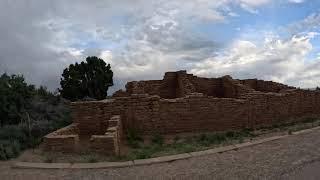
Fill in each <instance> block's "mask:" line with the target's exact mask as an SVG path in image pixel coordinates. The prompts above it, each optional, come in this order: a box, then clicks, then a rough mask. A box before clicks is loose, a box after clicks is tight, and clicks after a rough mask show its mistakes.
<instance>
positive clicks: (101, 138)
mask: <svg viewBox="0 0 320 180" xmlns="http://www.w3.org/2000/svg"><path fill="white" fill-rule="evenodd" d="M121 140H122V124H121V119H120V116H119V115H117V116H113V117H111V119H110V120H109V127H108V129H107V130H106V133H105V134H104V135H92V136H91V139H90V150H91V151H94V152H98V153H103V154H109V155H120V153H121V148H120V147H121Z"/></svg>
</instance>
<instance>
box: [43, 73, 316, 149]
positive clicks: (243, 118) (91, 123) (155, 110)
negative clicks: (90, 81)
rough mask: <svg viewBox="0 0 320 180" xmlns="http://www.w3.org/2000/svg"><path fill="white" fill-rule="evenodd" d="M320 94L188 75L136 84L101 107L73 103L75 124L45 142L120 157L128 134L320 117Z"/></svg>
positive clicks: (234, 127) (47, 145) (253, 81)
mask: <svg viewBox="0 0 320 180" xmlns="http://www.w3.org/2000/svg"><path fill="white" fill-rule="evenodd" d="M319 105H320V92H319V91H311V90H302V89H297V88H294V87H289V86H287V85H284V84H280V83H276V82H272V81H263V80H257V79H244V80H237V79H232V78H231V77H230V76H223V77H220V78H203V77H197V76H194V75H192V74H187V72H186V71H178V72H167V73H165V76H164V78H163V80H150V81H133V82H129V83H127V85H126V90H125V91H122V90H120V91H117V92H115V93H114V95H113V96H112V98H109V99H105V100H102V101H84V102H73V103H71V109H72V118H73V124H71V125H69V126H67V127H65V128H62V129H59V130H57V131H55V132H53V133H51V134H48V135H47V136H45V138H44V148H45V149H46V150H50V151H62V152H78V151H79V150H80V149H86V150H90V151H94V152H99V153H105V154H112V155H119V154H121V147H122V146H121V144H122V143H124V141H125V139H126V138H125V137H126V132H127V130H128V129H135V130H137V131H138V132H139V133H140V134H141V135H142V136H148V135H152V134H155V133H158V134H162V135H171V134H173V135H174V134H179V133H199V132H218V131H230V130H241V129H243V128H252V129H255V128H258V127H265V126H272V125H273V124H278V123H284V122H293V121H299V120H302V118H306V117H319V115H320V106H319Z"/></svg>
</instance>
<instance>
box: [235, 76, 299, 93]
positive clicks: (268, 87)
mask: <svg viewBox="0 0 320 180" xmlns="http://www.w3.org/2000/svg"><path fill="white" fill-rule="evenodd" d="M240 82H241V83H242V84H244V85H245V86H248V87H251V88H252V89H254V90H256V91H261V92H275V93H278V92H280V91H281V90H287V89H295V88H294V87H291V86H287V85H285V84H281V83H277V82H272V81H263V80H257V79H245V80H240Z"/></svg>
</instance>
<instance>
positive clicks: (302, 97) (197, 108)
mask: <svg viewBox="0 0 320 180" xmlns="http://www.w3.org/2000/svg"><path fill="white" fill-rule="evenodd" d="M85 103H87V104H90V103H91V102H85ZM75 104H77V103H75ZM319 104H320V93H319V92H316V91H305V90H292V91H288V92H286V93H281V94H279V93H263V92H257V91H253V92H252V93H248V94H247V96H246V98H241V99H236V98H216V97H212V96H206V95H203V94H201V93H191V94H189V95H187V96H186V97H184V98H176V99H162V98H160V97H159V96H148V95H146V94H137V95H132V96H130V97H121V98H115V99H114V101H112V102H101V106H103V108H102V109H103V110H104V112H102V111H100V110H97V111H96V112H95V114H96V115H95V116H96V117H101V116H102V115H97V114H99V113H102V114H104V115H107V114H108V117H111V115H112V114H120V115H121V117H123V127H124V131H125V130H126V129H128V128H134V129H138V130H139V131H140V132H141V133H142V134H153V133H156V132H158V133H162V134H174V133H179V132H197V131H228V130H233V129H242V128H244V127H248V128H256V127H259V126H268V125H272V124H274V123H281V122H284V121H291V120H292V121H293V120H297V119H299V118H302V117H309V116H319V115H320V108H319V107H320V106H319ZM75 106H76V105H75ZM86 107H88V108H90V107H91V108H93V107H95V106H90V105H88V106H86ZM89 111H90V112H94V109H91V110H89ZM87 119H90V118H88V117H85V116H83V118H82V119H80V124H81V121H82V120H83V121H85V122H86V121H87ZM89 127H91V126H87V127H85V128H89ZM79 128H81V126H79ZM90 131H91V130H88V131H86V132H90ZM80 132H81V129H80Z"/></svg>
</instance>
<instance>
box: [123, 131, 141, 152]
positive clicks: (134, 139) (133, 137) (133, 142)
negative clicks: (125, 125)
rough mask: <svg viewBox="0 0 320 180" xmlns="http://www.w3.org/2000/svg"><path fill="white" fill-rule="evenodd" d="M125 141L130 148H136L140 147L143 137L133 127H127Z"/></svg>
mask: <svg viewBox="0 0 320 180" xmlns="http://www.w3.org/2000/svg"><path fill="white" fill-rule="evenodd" d="M126 135H127V142H128V145H129V146H130V147H132V148H138V147H140V144H141V143H142V141H143V139H142V137H141V136H140V133H139V132H138V130H136V129H134V128H130V129H127V133H126Z"/></svg>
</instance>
